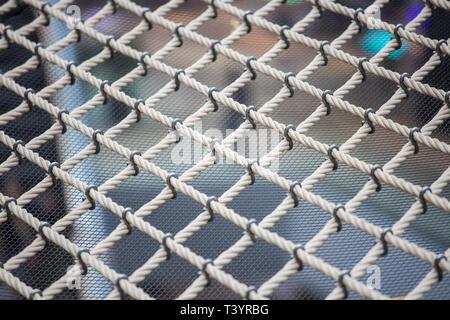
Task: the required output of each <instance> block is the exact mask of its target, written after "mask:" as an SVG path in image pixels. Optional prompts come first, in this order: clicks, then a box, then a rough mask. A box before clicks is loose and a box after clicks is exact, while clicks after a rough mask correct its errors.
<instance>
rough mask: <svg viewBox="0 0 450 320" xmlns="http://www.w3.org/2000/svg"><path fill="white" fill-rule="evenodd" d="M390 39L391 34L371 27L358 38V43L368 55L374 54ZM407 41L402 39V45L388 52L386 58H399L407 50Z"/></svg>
mask: <svg viewBox="0 0 450 320" xmlns="http://www.w3.org/2000/svg"><path fill="white" fill-rule="evenodd" d="M389 40H391V34H390V33H388V32H386V31H384V30H377V29H372V30H368V31H367V32H366V33H365V34H364V35H363V36H362V37H361V38H360V39H359V45H360V47H361V49H362V51H363V52H364V54H366V55H368V56H373V55H375V54H376V53H377V52H378V51H380V50H381V49H382V48H383V47H384V46H385V45H386V44H387V43H388V42H389ZM408 47H409V43H408V41H407V40H402V47H401V48H400V49H399V50H395V51H393V52H391V53H390V54H389V56H388V57H387V58H386V59H392V60H397V59H400V58H401V57H402V56H403V55H404V54H405V52H406V50H408Z"/></svg>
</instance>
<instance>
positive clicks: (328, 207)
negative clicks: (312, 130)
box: [0, 25, 449, 261]
mask: <svg viewBox="0 0 450 320" xmlns="http://www.w3.org/2000/svg"><path fill="white" fill-rule="evenodd" d="M0 27H1V25H0ZM11 33H13V32H11ZM12 38H14V41H19V42H23V43H22V44H23V45H24V46H25V47H28V46H29V42H31V41H29V40H27V39H24V38H23V37H21V36H18V35H16V34H14V33H13V34H12ZM16 38H17V39H16ZM45 53H47V52H46V51H45V49H42V57H43V58H44V57H45V58H46V59H48V60H49V61H53V62H54V63H56V64H61V65H64V64H65V63H66V62H65V61H64V60H63V59H61V58H59V57H57V56H55V55H53V54H51V53H47V54H45ZM72 69H74V74H75V72H78V71H79V74H80V75H82V76H81V77H83V78H84V79H85V80H86V81H88V82H90V83H92V84H93V85H97V86H99V85H100V84H99V82H100V80H98V79H96V78H95V77H94V76H93V75H91V74H89V73H87V72H83V71H82V70H77V68H76V67H74V68H72ZM0 79H1V80H3V85H4V86H5V87H8V88H9V89H11V90H13V91H15V92H16V93H17V94H19V95H22V96H23V92H24V90H21V88H20V86H18V85H17V84H16V83H14V82H13V81H10V80H9V79H6V78H4V76H3V75H2V76H0ZM106 88H107V89H108V91H110V92H109V94H111V93H112V94H111V95H112V96H113V97H115V98H116V99H117V100H119V101H122V102H124V103H126V104H128V105H129V106H131V105H133V104H134V102H135V101H134V99H132V98H131V97H129V96H127V95H126V94H125V93H123V92H117V91H116V90H115V89H113V88H111V87H109V86H108V87H106ZM105 91H106V89H105ZM29 99H30V100H31V101H32V102H33V103H36V105H37V106H39V107H41V108H43V109H44V110H46V111H48V112H50V113H51V114H52V115H54V116H56V114H57V110H58V109H57V108H56V107H55V106H53V105H51V104H49V103H48V102H47V101H45V100H43V99H41V98H40V97H37V96H36V95H34V94H30V95H29ZM235 103H236V104H237V102H235ZM144 111H148V113H147V112H144V113H145V114H147V115H149V116H150V117H151V118H152V119H154V120H157V121H159V122H161V123H162V124H164V125H166V126H168V127H169V126H170V125H171V123H172V121H171V119H170V118H168V117H166V116H164V115H162V114H161V113H160V112H158V111H155V110H153V109H150V110H148V109H147V108H145V109H144ZM259 116H260V117H265V116H262V115H259ZM62 121H64V122H65V123H66V124H68V125H70V126H71V127H73V128H74V129H76V130H78V131H80V132H81V133H83V134H84V135H86V136H87V137H91V136H92V134H93V130H92V129H90V128H88V127H86V126H85V125H84V124H82V123H80V122H79V121H77V120H75V119H73V118H72V117H70V116H69V115H66V114H63V116H62ZM279 127H284V125H281V124H279ZM176 129H177V130H178V132H180V133H182V134H183V135H186V136H189V137H191V138H192V139H194V140H195V141H197V142H199V143H201V144H202V145H205V146H209V144H210V142H211V138H208V137H205V136H204V135H202V134H199V133H198V132H195V131H193V130H192V129H190V128H186V127H185V126H183V125H181V124H180V123H177V126H176ZM291 132H292V131H291ZM295 133H296V134H297V135H299V136H300V137H301V138H302V139H303V141H302V140H300V141H302V142H303V144H304V145H306V146H312V147H314V144H313V143H311V141H313V142H314V143H315V141H314V140H313V139H311V138H309V137H306V136H304V135H300V134H298V133H297V132H295ZM292 136H293V134H291V137H292ZM97 141H98V142H99V143H100V144H102V145H105V146H107V147H108V148H109V149H111V150H113V151H115V152H116V153H118V154H120V155H121V156H123V157H125V158H128V159H129V156H130V153H131V152H130V151H129V150H127V149H126V148H124V147H123V146H121V145H119V144H117V143H116V142H113V141H112V140H111V139H108V138H106V137H104V136H101V135H100V136H99V137H98V138H97ZM317 144H318V145H319V147H318V148H317V150H320V151H322V153H324V154H326V153H327V147H325V146H324V145H323V144H321V143H318V142H317ZM320 147H322V149H321V148H320ZM215 149H216V152H218V153H219V154H220V155H223V156H225V157H226V158H228V159H230V160H232V161H233V162H235V163H237V164H239V165H241V166H242V167H243V168H247V167H248V165H249V161H248V160H247V159H245V158H244V157H242V156H241V155H239V154H238V153H237V152H234V151H232V150H230V149H229V148H225V147H223V146H221V145H217V146H216V147H215ZM334 154H335V156H336V155H337V156H336V158H337V159H339V160H342V159H346V160H347V159H351V161H343V162H345V163H347V164H350V166H352V167H354V168H358V166H357V165H356V164H360V163H363V162H362V161H360V160H358V159H355V158H353V157H350V156H349V155H347V154H345V153H344V154H343V155H342V152H337V151H336V150H335V152H334ZM141 159H142V157H139V156H138V157H136V158H135V160H137V161H135V162H136V165H138V166H142V164H141V163H140V160H141ZM144 163H145V164H146V166H145V167H143V168H144V169H145V170H147V171H149V172H150V173H153V174H156V175H157V176H158V177H159V178H160V179H162V180H163V181H164V180H165V177H166V176H167V173H163V172H165V171H164V170H160V168H158V167H156V166H154V165H151V164H149V163H148V162H147V161H145V162H144ZM355 163H356V164H355ZM363 165H364V167H363V168H365V169H366V171H365V173H366V174H368V175H370V169H371V166H369V165H367V164H365V163H363ZM253 168H254V173H255V174H258V175H260V176H261V177H263V178H265V179H267V180H268V181H270V182H272V183H274V184H277V185H279V186H280V187H283V188H284V189H285V190H289V188H290V185H291V184H292V181H290V180H287V179H285V178H283V177H280V176H279V175H278V174H276V173H274V172H272V171H270V170H268V169H266V168H263V167H261V166H260V165H257V164H256V163H255V164H253ZM255 168H256V169H255ZM362 171H363V170H362ZM363 172H364V171H363ZM377 177H378V178H379V179H380V180H381V181H383V182H387V183H388V184H391V185H393V186H396V187H398V188H399V189H400V190H403V191H407V192H409V193H411V194H413V195H416V196H419V193H420V190H421V188H420V187H418V186H414V185H412V184H411V183H409V182H406V181H405V180H404V179H400V178H395V177H393V176H392V175H390V174H388V173H384V172H382V171H378V174H377ZM386 177H388V178H389V179H387V178H386ZM173 180H174V181H176V183H180V181H179V180H178V179H173ZM181 185H182V186H183V187H185V185H184V184H181ZM174 187H175V188H177V187H178V186H176V184H174ZM293 191H294V192H295V194H296V195H297V196H298V197H299V198H302V199H305V200H307V201H308V202H310V203H311V204H313V205H315V206H319V207H321V208H322V209H324V210H325V211H327V212H328V213H330V214H333V210H334V207H335V205H334V204H332V203H330V202H329V201H326V200H325V199H323V198H322V197H320V196H318V195H314V194H312V193H311V192H309V191H306V190H304V189H302V188H300V187H298V186H297V187H296V188H294V189H293ZM182 192H183V191H182ZM196 193H197V191H196V192H193V193H192V194H189V195H190V196H191V197H192V198H193V199H195V200H196V201H198V202H200V203H202V204H203V205H205V203H206V198H204V199H203V202H202V199H201V198H200V197H199V196H198V197H197V198H196V197H195V194H196ZM424 198H425V199H427V200H428V198H430V199H431V201H430V202H431V203H433V204H435V205H436V206H437V207H438V208H441V209H443V210H447V208H448V207H449V203H448V200H447V199H444V198H441V197H439V196H436V195H433V194H432V193H426V196H425V197H424ZM435 199H436V200H435ZM216 205H217V204H216V203H214V204H213V207H214V206H216ZM447 211H449V210H447ZM224 212H227V210H224ZM343 220H344V221H346V222H348V221H352V222H349V223H352V224H353V225H355V226H356V227H358V228H360V229H361V230H363V231H366V232H368V233H369V234H372V235H373V236H376V237H377V238H379V237H380V234H381V229H380V228H379V227H376V226H374V225H372V224H370V223H367V221H365V220H364V219H360V218H357V217H350V216H347V215H345V216H344V219H343ZM232 222H234V223H237V224H238V222H237V221H232ZM238 225H239V224H238ZM240 227H241V228H243V229H245V227H244V226H243V225H240ZM391 239H394V240H395V241H391ZM387 240H388V241H391V242H392V243H393V244H394V245H395V246H400V245H401V246H402V247H404V248H405V247H406V248H408V249H409V250H407V252H414V251H415V250H421V249H419V248H418V247H417V245H414V244H411V243H409V242H405V240H400V239H397V238H395V236H392V235H390V234H389V235H388V239H387ZM420 256H422V257H426V259H427V261H429V259H431V256H432V254H431V253H428V254H426V253H423V254H422V255H420Z"/></svg>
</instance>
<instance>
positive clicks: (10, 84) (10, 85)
mask: <svg viewBox="0 0 450 320" xmlns="http://www.w3.org/2000/svg"><path fill="white" fill-rule="evenodd" d="M9 33H11V32H9ZM40 51H41V50H40ZM45 53H47V52H45ZM49 61H50V60H49ZM55 61H57V59H56V60H55ZM53 63H55V62H53ZM55 64H58V63H55ZM81 78H82V79H83V77H81ZM83 80H85V79H83ZM180 80H182V79H181V77H180ZM91 81H93V78H92V79H91ZM88 82H89V81H88ZM5 83H8V85H7V86H8V87H9V88H12V87H14V85H13V84H12V83H11V82H8V81H6V79H5ZM96 86H97V87H98V83H97V85H96ZM16 89H17V88H16ZM107 89H109V87H108V88H107ZM105 91H108V90H105ZM16 92H17V91H16ZM107 93H108V94H110V93H109V92H107ZM112 95H113V96H114V94H112ZM30 96H31V97H30V98H31V99H32V100H33V99H34V98H35V97H34V96H33V95H30ZM33 102H35V101H33ZM128 105H129V104H128ZM39 106H40V105H39ZM40 107H42V106H40ZM47 111H49V110H47ZM49 112H50V111H49ZM166 125H167V124H166ZM180 128H181V129H184V127H182V126H180V125H178V127H177V129H180ZM191 138H194V137H191ZM194 139H195V138H194ZM197 139H200V142H201V143H203V142H204V141H202V138H199V137H197ZM99 140H101V139H99ZM100 142H101V141H100ZM101 143H102V142H101ZM102 144H103V143H102ZM203 144H204V143H203ZM238 161H239V159H236V161H235V162H237V163H238ZM244 161H246V160H244ZM241 165H242V164H241ZM253 229H255V228H253ZM345 279H347V278H345Z"/></svg>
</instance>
